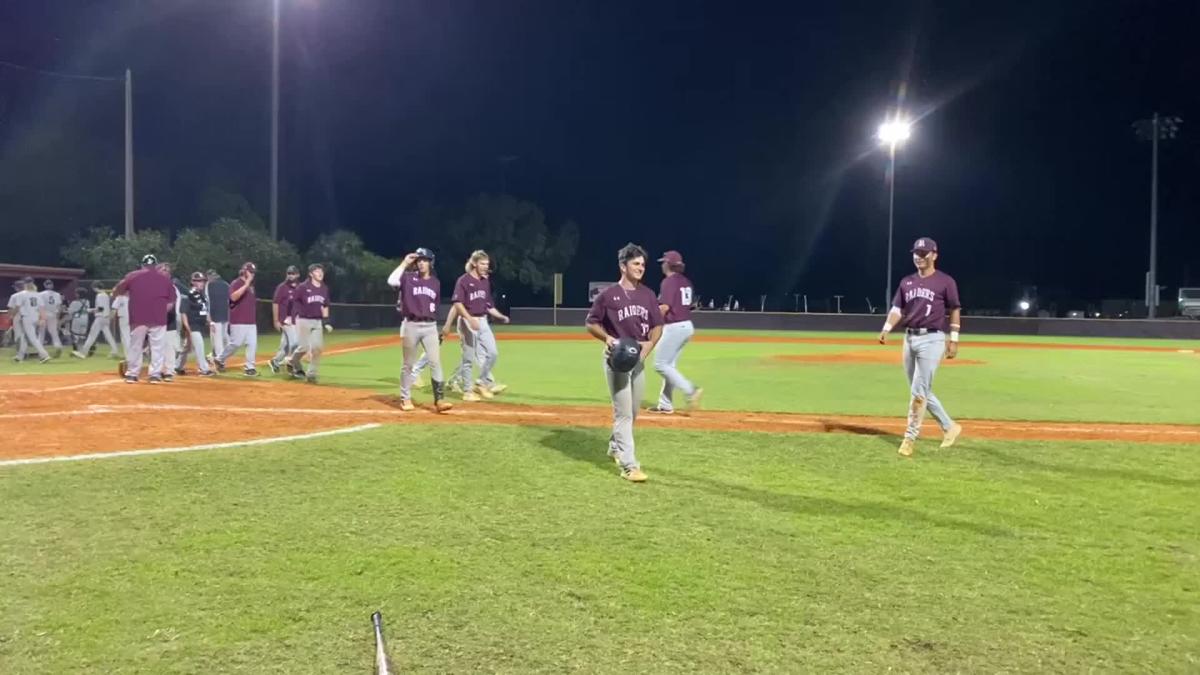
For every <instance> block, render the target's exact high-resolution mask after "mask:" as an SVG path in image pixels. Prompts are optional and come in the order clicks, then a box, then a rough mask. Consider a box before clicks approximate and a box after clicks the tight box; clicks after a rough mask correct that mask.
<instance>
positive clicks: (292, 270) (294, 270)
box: [286, 265, 300, 274]
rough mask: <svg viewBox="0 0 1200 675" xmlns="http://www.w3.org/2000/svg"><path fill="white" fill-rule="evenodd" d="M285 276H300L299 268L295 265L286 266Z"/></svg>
mask: <svg viewBox="0 0 1200 675" xmlns="http://www.w3.org/2000/svg"><path fill="white" fill-rule="evenodd" d="M286 274H300V268H299V267H296V266H295V265H288V268H287V272H286Z"/></svg>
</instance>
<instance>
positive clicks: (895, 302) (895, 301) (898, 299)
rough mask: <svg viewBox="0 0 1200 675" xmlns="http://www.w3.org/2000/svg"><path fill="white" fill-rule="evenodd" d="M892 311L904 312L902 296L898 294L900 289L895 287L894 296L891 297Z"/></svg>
mask: <svg viewBox="0 0 1200 675" xmlns="http://www.w3.org/2000/svg"><path fill="white" fill-rule="evenodd" d="M892 309H895V310H899V311H904V294H903V293H901V292H900V287H899V286H897V287H896V295H895V296H893V297H892Z"/></svg>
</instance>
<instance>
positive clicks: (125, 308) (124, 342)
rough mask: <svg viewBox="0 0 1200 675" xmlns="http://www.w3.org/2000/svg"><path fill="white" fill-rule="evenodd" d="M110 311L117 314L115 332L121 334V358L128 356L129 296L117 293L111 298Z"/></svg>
mask: <svg viewBox="0 0 1200 675" xmlns="http://www.w3.org/2000/svg"><path fill="white" fill-rule="evenodd" d="M112 311H113V313H114V314H116V315H117V330H118V331H119V332H118V333H117V334H118V335H120V336H121V358H125V359H127V358H129V342H130V340H131V339H132V338H130V337H129V296H128V295H118V296H117V297H115V298H113V299H112Z"/></svg>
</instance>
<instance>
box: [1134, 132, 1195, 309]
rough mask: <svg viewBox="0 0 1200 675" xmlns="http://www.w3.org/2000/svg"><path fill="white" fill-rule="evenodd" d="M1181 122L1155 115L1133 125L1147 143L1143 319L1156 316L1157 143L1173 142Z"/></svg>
mask: <svg viewBox="0 0 1200 675" xmlns="http://www.w3.org/2000/svg"><path fill="white" fill-rule="evenodd" d="M1182 123H1183V120H1182V119H1180V118H1178V117H1173V116H1172V117H1163V116H1161V115H1159V114H1158V113H1154V116H1153V117H1151V118H1150V119H1145V120H1138V121H1137V122H1134V123H1133V129H1134V133H1136V134H1137V135H1138V138H1141V139H1142V140H1148V141H1150V271H1148V272H1147V273H1146V316H1147V317H1149V318H1151V319H1153V318H1154V317H1155V316H1157V314H1158V142H1159V141H1160V140H1171V139H1174V138H1175V136H1176V134H1178V133H1179V125H1180V124H1182Z"/></svg>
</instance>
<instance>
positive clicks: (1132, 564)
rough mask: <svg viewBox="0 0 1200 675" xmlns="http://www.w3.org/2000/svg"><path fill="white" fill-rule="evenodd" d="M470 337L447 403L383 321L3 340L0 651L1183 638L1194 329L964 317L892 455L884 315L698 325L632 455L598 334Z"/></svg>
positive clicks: (1192, 523)
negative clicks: (454, 397) (938, 403)
mask: <svg viewBox="0 0 1200 675" xmlns="http://www.w3.org/2000/svg"><path fill="white" fill-rule="evenodd" d="M499 337H500V342H499V346H500V350H501V355H500V360H499V364H498V367H497V375H498V378H499V379H500V380H501V381H502V382H504V383H505V384H507V385H509V389H508V391H507V392H505V393H504V394H502V395H500V396H498V397H497V398H496V399H495V400H494V401H491V402H482V403H462V402H458V403H457V405H456V407H455V408H454V410H452V411H451V412H449V413H447V414H444V415H438V414H435V413H434V412H432V410H431V409H430V407H429V405H428V404H429V403H431V397H430V395H429V390H428V389H425V390H420V391H418V392H417V393H416V395H415V396H414V399H415V402H416V403H418V405H420V406H421V407H419V408H418V410H417V411H415V412H411V413H405V412H402V411H400V410H399V409H398V408H397V406H396V393H397V392H396V388H397V387H396V383H397V377H398V371H399V362H400V350H399V346H398V345H399V339H398V337H396V336H395V335H394V334H392V333H357V334H355V333H334V334H333V336H331V338H332V339H331V340H330V342H329V345H328V349H329V353H328V355H327V357H326V359H325V361H324V363H323V367H322V372H321V384H320V385H319V386H311V385H305V384H302V383H298V382H293V381H287V380H286V379H285V378H283V377H281V376H271V375H270V374H269V373H267V371H266V369H265V368H260V370H261V371H262V372H264V373H266V374H265V375H264V376H262V377H259V378H257V379H246V378H243V377H242V376H241V375H240V374H235V373H237V371H238V369H237V368H231V369H230V371H229V372H230V374H227V375H225V376H223V377H220V378H216V379H211V380H201V379H200V378H195V377H183V378H178V379H177V380H176V382H175V383H173V384H169V385H161V386H156V387H151V386H149V385H144V384H143V385H137V386H130V385H126V384H124V383H121V382H120V380H118V379H117V377H116V372H115V362H114V361H111V360H105V359H103V358H100V357H93V358H92V359H89V360H87V361H79V360H76V359H69V358H67V359H59V360H57V361H55V362H52V363H50V364H46V365H37V364H12V363H11V362H9V361H8V359H7V356H8V354H7V353H6V354H5V359H4V361H3V365H0V405H2V406H3V410H2V411H0V437H2V438H3V439H4V441H3V442H2V443H0V570H2V572H0V673H5V674H18V673H56V672H72V673H215V672H221V673H270V672H278V673H351V672H370V671H371V668H372V667H373V659H374V642H373V638H372V633H371V625H370V620H369V617H370V614H371V612H373V611H375V610H377V609H378V610H380V611H382V613H383V617H384V622H385V629H386V633H387V638H388V647H389V652H390V656H391V659H392V664H393V667H394V668H395V670H396V671H398V672H475V671H486V672H646V673H660V672H661V673H667V672H697V671H702V672H722V673H724V672H789V673H795V672H814V673H816V672H864V673H875V672H884V671H891V672H914V673H917V672H919V673H925V672H1136V673H1148V672H1156V673H1173V672H1178V673H1187V672H1197V671H1198V670H1200V509H1198V508H1197V507H1198V504H1200V501H1198V500H1197V495H1198V494H1200V354H1198V353H1196V352H1195V351H1193V350H1200V346H1198V345H1196V344H1193V343H1187V342H1175V341H1152V340H1136V341H1135V340H1127V341H1121V340H1085V339H1059V340H1054V339H1049V338H994V337H978V336H976V337H970V338H968V337H966V336H964V343H963V346H962V349H961V353H960V358H959V359H958V360H956V361H952V362H946V363H944V364H943V367H942V368H941V369H940V370H939V372H938V375H937V380H936V381H935V385H934V388H935V391H936V392H937V394H938V396H939V397H940V398H941V400H942V401H943V402H944V403H945V404H946V406H947V407H948V409H949V411H950V412H951V414H953V415H954V416H955V417H956V419H958V421H960V422H962V424H963V425H964V427H965V433H964V434H963V436H962V438H961V439H960V440H959V442H958V444H957V445H955V446H954V447H953V448H951V449H948V450H938V440H939V437H940V434H939V432H938V430H937V429H936V427H934V426H933V425H932V424H931V423H927V427H926V434H925V436H923V438H922V440H921V441H920V442H919V443H918V446H917V454H916V456H915V457H914V458H912V459H901V458H899V457H898V456H897V454H896V446H897V445H898V443H899V435H900V434H901V432H902V430H903V426H904V415H905V412H906V410H907V406H908V388H907V383H906V382H905V380H904V375H903V372H902V370H901V365H900V347H899V339H898V338H897V339H895V340H894V341H893V342H894V344H892V345H889V346H887V347H882V346H879V345H878V344H877V343H875V342H874V339H873V336H870V335H863V334H834V333H820V334H816V333H809V334H799V333H782V332H772V333H736V332H722V331H701V333H700V337H701V339H698V340H697V341H695V342H693V343H692V344H691V345H689V346H688V347H687V348H686V350H685V351H684V353H683V357H682V358H681V360H680V364H679V366H680V369H681V370H682V371H683V372H684V373H685V374H686V375H687V376H688V377H690V378H691V379H693V380H694V381H695V382H696V383H698V384H699V385H701V386H703V387H704V389H705V397H704V402H703V403H704V404H703V408H702V409H701V410H700V411H698V412H696V413H695V414H693V415H690V416H684V415H672V416H651V415H643V416H642V417H640V418H639V420H638V423H637V430H636V439H637V449H638V456H639V459H640V460H641V462H642V464H643V467H644V469H645V471H646V473H647V474H649V476H650V480H649V482H647V483H645V484H640V485H635V484H630V483H628V482H626V481H623V480H620V479H619V478H618V477H617V470H616V468H615V467H614V466H613V464H612V462H611V460H609V459H608V458H607V457H606V456H605V449H606V443H607V438H608V430H607V428H608V425H609V424H610V412H609V409H608V394H607V389H606V386H605V382H604V377H603V373H602V367H601V355H600V349H601V346H600V344H599V343H598V342H595V341H592V340H588V339H583V334H582V329H569V330H568V329H564V330H553V329H545V328H537V329H502V331H501V332H500V335H499ZM275 341H276V338H274V337H273V336H266V337H265V338H264V342H265V343H266V345H265V346H264V347H263V349H262V350H261V351H263V352H267V355H268V356H269V354H270V353H271V352H273V351H274V347H275ZM104 351H106V348H105V349H104V350H101V353H103V352H104ZM457 360H458V350H457V346H456V344H454V343H453V342H447V343H446V345H445V352H444V355H443V362H444V364H446V366H447V367H450V366H451V365H452V364H455V363H457ZM425 379H426V380H428V376H427V375H426V378H425ZM660 383H661V380H660V379H659V377H658V376H657V375H656V374H654V373H653V372H652V371H648V373H647V398H646V401H645V405H647V406H648V405H652V404H653V403H654V399H655V398H656V397H657V391H658V387H659V385H660ZM143 451H145V452H143ZM118 453H119V454H118Z"/></svg>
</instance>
